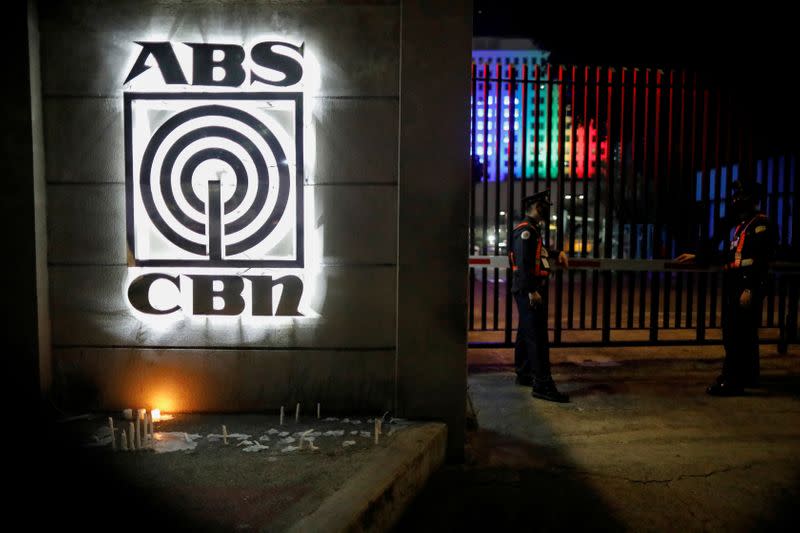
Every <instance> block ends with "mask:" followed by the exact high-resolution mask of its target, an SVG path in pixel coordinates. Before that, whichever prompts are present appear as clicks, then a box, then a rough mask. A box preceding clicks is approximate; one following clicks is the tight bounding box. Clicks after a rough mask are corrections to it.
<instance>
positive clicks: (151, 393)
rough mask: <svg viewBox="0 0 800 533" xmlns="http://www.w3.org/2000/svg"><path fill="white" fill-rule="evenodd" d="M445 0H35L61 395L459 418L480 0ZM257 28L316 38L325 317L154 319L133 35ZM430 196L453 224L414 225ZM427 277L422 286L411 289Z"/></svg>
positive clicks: (192, 406)
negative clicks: (132, 186)
mask: <svg viewBox="0 0 800 533" xmlns="http://www.w3.org/2000/svg"><path fill="white" fill-rule="evenodd" d="M436 5H437V3H435V2H408V3H403V4H401V3H400V2H397V1H394V2H393V1H385V2H380V1H372V2H368V1H364V2H344V1H343V2H299V1H298V2H270V1H261V2H245V1H242V2H220V1H212V0H207V1H193V2H179V1H174V2H168V1H163V0H160V1H156V0H136V1H133V0H123V1H117V2H98V1H64V2H43V3H42V5H41V6H40V12H41V13H40V25H41V48H42V53H41V57H42V94H43V104H44V141H45V147H46V169H47V170H46V176H47V216H48V233H49V246H48V263H49V272H50V301H51V311H52V328H53V360H54V367H55V379H56V384H57V385H58V390H59V391H60V394H61V396H60V398H61V401H62V402H63V403H64V404H65V405H70V404H76V405H82V406H86V407H98V408H99V407H102V408H109V409H118V408H121V407H123V406H130V405H133V404H136V405H139V404H150V403H152V402H153V401H155V399H159V398H161V399H163V400H162V401H163V402H167V403H166V404H165V407H166V408H169V405H168V403H169V402H168V401H167V400H166V398H167V397H169V398H170V400H169V401H171V402H173V403H174V405H175V407H176V408H180V409H184V410H194V411H226V410H230V411H232V410H262V409H273V408H276V407H277V406H279V405H282V404H283V405H291V404H293V403H294V402H295V401H300V402H304V403H315V402H317V401H319V402H322V404H323V406H327V407H328V408H329V409H339V410H360V411H365V412H379V411H382V410H385V409H396V410H397V412H399V413H401V414H406V415H410V416H423V417H429V418H440V419H441V418H444V419H446V420H448V421H449V422H451V423H455V424H460V423H461V419H462V418H463V408H464V386H465V375H464V374H465V351H464V350H465V340H466V330H465V320H464V316H465V313H464V311H465V303H464V302H465V279H466V246H465V243H466V221H467V199H466V190H467V189H466V187H467V183H468V159H467V153H466V149H467V146H468V144H467V134H468V129H467V127H468V116H469V111H468V107H467V103H468V90H469V86H468V78H467V76H468V74H469V68H468V64H469V53H470V52H469V47H470V30H471V28H470V20H471V11H470V7H469V5H459V6H457V7H449V8H446V9H442V8H439V7H434V6H436ZM432 31H435V32H438V36H436V37H432V36H430V35H428V33H429V32H432ZM264 33H270V34H278V35H287V36H291V37H296V38H300V39H303V40H304V41H305V43H306V47H307V49H308V50H309V51H312V52H313V54H314V55H315V56H316V57H317V59H318V60H319V63H320V65H321V78H322V79H321V90H320V92H319V94H318V96H316V98H315V102H314V107H315V113H314V130H315V135H316V166H315V168H314V172H313V173H308V174H307V175H306V183H305V189H306V191H308V193H309V194H313V197H314V203H315V210H316V213H315V214H316V220H315V221H314V227H313V228H306V231H314V232H318V233H319V234H321V236H322V240H323V255H322V257H321V259H320V261H319V266H320V275H319V278H320V279H319V280H318V281H319V283H320V284H321V285H323V286H325V287H326V292H325V298H324V303H323V304H321V308H320V315H321V318H320V320H318V321H303V322H299V323H297V324H294V325H293V326H292V327H286V326H285V325H284V326H281V327H274V328H270V327H263V326H258V327H254V326H252V325H241V324H238V325H236V326H235V327H232V326H231V324H230V323H226V324H224V325H220V324H213V323H210V322H203V321H198V320H186V321H182V322H179V323H176V324H172V325H171V326H170V327H168V328H167V327H161V326H159V325H152V324H147V323H143V322H142V321H141V320H139V319H138V318H136V317H135V316H133V315H132V314H131V312H130V311H129V309H128V306H127V304H126V302H125V300H124V298H125V291H124V289H123V287H124V283H125V279H126V275H127V269H128V266H127V247H126V242H125V199H124V189H125V187H124V183H125V173H124V151H123V122H122V86H123V81H124V78H125V76H126V74H127V71H126V70H127V67H128V66H129V61H130V54H131V47H132V46H135V45H133V42H134V41H136V40H147V39H153V38H154V37H153V36H154V35H157V37H156V38H163V39H165V40H170V41H173V42H183V41H193V42H198V41H200V42H226V43H245V42H248V41H250V40H251V39H252V38H255V37H257V36H259V35H262V34H264ZM439 47H441V48H439ZM401 51H402V53H401ZM432 51H436V54H434V55H430V54H431V52H432ZM401 55H402V58H403V59H402V60H401ZM440 75H441V78H436V80H435V83H434V90H432V91H431V90H429V86H430V80H431V77H432V76H440ZM404 87H405V88H404ZM406 90H407V95H408V98H407V99H405V96H404V94H403V91H406ZM402 102H405V103H402ZM401 107H402V109H401ZM401 122H402V124H401ZM406 123H408V128H405V124H406ZM398 147H399V149H398ZM433 147H435V148H433ZM442 159H446V160H447V161H442ZM405 161H407V162H408V164H404V162H405ZM399 176H400V178H399V179H398V177H399ZM423 204H424V206H423ZM432 205H438V206H439V207H442V206H444V209H436V210H432V209H431V206H432ZM398 206H399V207H398ZM419 215H422V216H424V217H426V218H427V222H426V223H425V224H426V225H430V226H432V227H434V228H444V227H445V226H451V227H455V229H451V230H450V231H445V230H444V229H437V230H435V231H432V232H426V231H422V232H419V233H416V234H413V233H411V230H414V231H417V230H421V229H422V228H421V227H420V222H418V221H417V222H415V221H414V219H415V218H417V217H418V216H419ZM398 223H399V226H398ZM404 227H405V228H404ZM398 232H399V240H398ZM404 232H406V233H404ZM445 233H447V234H448V235H449V238H448V239H449V242H447V243H444V245H445V253H443V254H442V253H441V252H442V248H440V246H441V245H442V244H443V243H442V241H441V239H442V238H443V236H444V235H445ZM404 235H405V236H404ZM415 240H416V241H417V242H416V243H414V241H415ZM398 261H399V263H400V264H401V268H400V270H399V276H398ZM425 261H433V265H432V266H430V265H428V266H425V267H424V268H423V266H422V265H423V262H425ZM406 268H408V269H409V270H408V271H407V272H406V270H405V269H406ZM431 268H433V269H435V270H436V271H437V272H438V274H437V275H436V276H434V277H432V278H431V277H429V276H428V275H426V274H425V271H428V270H429V269H431ZM440 282H441V283H440ZM418 291H425V292H426V293H427V297H428V298H429V299H426V300H425V301H419V298H420V297H421V294H422V293H419V294H417V296H414V298H413V300H408V301H404V300H402V299H401V300H398V296H397V295H398V293H400V294H412V293H417V292H418ZM398 306H399V311H398ZM418 313H419V314H418ZM428 319H431V320H432V321H433V322H431V323H429V324H428V325H427V326H426V325H425V321H426V320H428ZM423 330H424V331H425V334H424V336H420V332H421V331H423ZM412 338H413V340H411V339H412ZM406 339H409V342H408V344H404V343H405V340H406ZM411 369H415V370H413V371H412V370H411ZM442 387H443V388H442ZM443 392H445V393H446V395H447V396H448V397H447V399H446V400H444V399H442V398H441V397H438V398H437V399H436V400H435V401H433V400H431V398H434V397H437V396H441V394H442V393H443ZM427 400H430V401H429V402H428V403H427V404H426V401H427ZM426 405H427V407H426ZM459 431H460V429H458V428H454V431H451V434H454V435H456V437H454V439H455V440H453V443H455V446H456V447H457V446H458V439H459V437H458V434H459Z"/></svg>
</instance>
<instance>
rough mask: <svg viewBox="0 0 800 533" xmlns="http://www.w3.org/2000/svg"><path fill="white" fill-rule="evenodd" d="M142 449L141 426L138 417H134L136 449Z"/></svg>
mask: <svg viewBox="0 0 800 533" xmlns="http://www.w3.org/2000/svg"><path fill="white" fill-rule="evenodd" d="M141 448H142V424H141V422H139V417H138V416H137V417H136V449H137V450H140V449H141Z"/></svg>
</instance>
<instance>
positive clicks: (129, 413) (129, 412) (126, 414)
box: [122, 409, 133, 420]
mask: <svg viewBox="0 0 800 533" xmlns="http://www.w3.org/2000/svg"><path fill="white" fill-rule="evenodd" d="M122 416H123V418H125V420H133V409H123V410H122Z"/></svg>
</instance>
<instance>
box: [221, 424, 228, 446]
mask: <svg viewBox="0 0 800 533" xmlns="http://www.w3.org/2000/svg"><path fill="white" fill-rule="evenodd" d="M222 442H224V443H225V444H228V428H226V427H225V424H223V425H222Z"/></svg>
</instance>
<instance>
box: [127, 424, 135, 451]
mask: <svg viewBox="0 0 800 533" xmlns="http://www.w3.org/2000/svg"><path fill="white" fill-rule="evenodd" d="M133 439H134V436H133V422H128V448H130V449H131V451H134V450H136V443H135V442H134V441H133Z"/></svg>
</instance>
